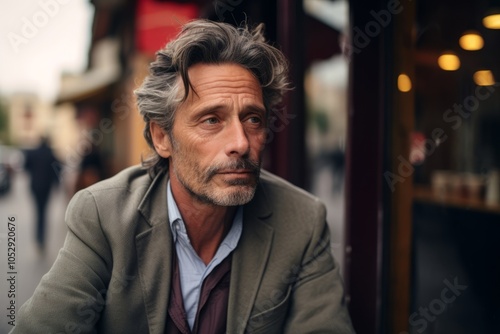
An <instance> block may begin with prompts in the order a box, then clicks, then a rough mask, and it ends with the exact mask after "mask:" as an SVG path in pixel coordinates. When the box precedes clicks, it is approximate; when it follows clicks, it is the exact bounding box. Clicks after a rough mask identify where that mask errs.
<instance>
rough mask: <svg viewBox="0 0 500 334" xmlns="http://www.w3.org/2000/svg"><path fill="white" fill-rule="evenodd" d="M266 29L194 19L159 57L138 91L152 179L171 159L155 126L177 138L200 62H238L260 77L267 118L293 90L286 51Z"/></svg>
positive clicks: (146, 162) (161, 51)
mask: <svg viewBox="0 0 500 334" xmlns="http://www.w3.org/2000/svg"><path fill="white" fill-rule="evenodd" d="M263 30H264V25H263V24H262V23H261V24H259V25H258V26H256V27H255V28H253V29H251V28H249V27H248V26H247V25H246V24H245V25H242V26H241V27H234V26H232V25H229V24H227V23H220V22H213V21H208V20H195V21H191V22H189V23H187V24H186V25H184V26H183V28H182V30H181V32H180V33H179V35H178V36H177V37H176V38H175V39H174V40H172V41H171V42H169V43H168V44H167V45H166V46H165V47H164V48H163V49H161V50H159V51H158V52H157V53H156V59H155V61H154V62H152V63H151V64H150V69H149V75H148V76H147V77H146V79H145V80H144V82H143V83H142V85H141V86H140V87H139V88H138V89H137V90H135V92H134V93H135V95H136V98H137V106H138V108H139V112H140V114H141V115H142V117H143V118H144V121H145V126H144V138H146V141H147V143H148V145H149V146H150V147H151V149H152V152H151V155H150V156H148V157H146V158H143V160H142V165H143V167H145V168H147V169H148V172H149V174H150V175H151V177H154V176H155V175H156V174H158V173H161V172H166V171H167V170H168V159H166V158H163V157H161V156H160V155H159V154H158V153H157V152H156V150H155V148H154V145H153V140H152V136H151V131H150V124H151V122H154V123H157V124H158V125H159V126H160V127H161V128H162V129H163V130H164V131H165V132H166V133H167V135H168V136H169V137H170V138H171V139H172V128H173V124H174V119H175V112H176V110H177V108H178V106H179V105H180V104H181V103H182V102H184V101H185V100H186V98H187V97H188V94H189V89H193V87H192V85H191V82H190V81H189V76H188V69H189V67H191V66H193V65H195V64H198V63H205V64H223V63H233V64H238V65H240V66H242V67H244V68H246V69H248V70H249V71H251V72H252V73H253V74H254V75H255V77H256V78H257V79H258V81H259V83H260V85H261V87H262V96H263V100H264V106H265V107H266V111H267V115H268V116H269V115H270V113H271V111H272V110H273V108H275V107H277V106H278V105H279V104H280V103H281V101H282V98H283V95H284V93H285V91H286V90H288V89H289V82H288V62H287V61H286V59H285V57H284V55H283V53H282V52H281V51H279V50H278V49H277V48H275V47H273V46H271V45H269V44H268V43H266V41H265V38H264V32H263ZM179 78H180V79H181V80H179ZM182 88H183V90H182ZM181 92H183V94H182V93H181Z"/></svg>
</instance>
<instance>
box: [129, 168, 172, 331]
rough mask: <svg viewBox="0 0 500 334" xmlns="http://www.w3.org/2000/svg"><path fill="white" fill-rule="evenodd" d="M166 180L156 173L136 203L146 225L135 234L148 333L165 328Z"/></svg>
mask: <svg viewBox="0 0 500 334" xmlns="http://www.w3.org/2000/svg"><path fill="white" fill-rule="evenodd" d="M167 180H168V177H167V176H165V175H164V174H160V175H157V177H156V178H155V179H154V180H153V182H152V183H151V186H150V187H149V189H148V191H147V192H146V194H145V195H144V198H143V200H142V202H141V204H140V205H139V208H138V210H139V212H140V213H141V215H142V217H143V218H144V220H145V221H146V223H147V224H148V225H149V226H148V228H147V229H146V230H145V231H143V232H141V233H140V234H138V235H137V236H136V248H137V260H138V271H139V277H140V280H141V285H142V291H143V296H144V304H145V308H146V314H147V318H148V325H149V333H151V334H156V333H158V334H160V333H162V334H163V333H164V331H165V320H166V316H167V307H168V298H169V295H170V281H171V268H172V257H171V255H172V234H171V231H170V225H169V223H168V212H167Z"/></svg>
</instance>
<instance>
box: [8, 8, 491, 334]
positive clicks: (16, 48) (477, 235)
mask: <svg viewBox="0 0 500 334" xmlns="http://www.w3.org/2000/svg"><path fill="white" fill-rule="evenodd" d="M0 6H1V10H0V310H2V311H1V312H0V319H2V320H1V321H0V334H3V333H6V332H7V331H8V330H9V329H10V328H11V326H10V325H9V324H8V320H9V318H8V317H6V316H7V315H8V312H9V310H7V307H8V305H9V303H10V301H11V300H12V299H11V298H10V297H8V294H9V293H8V291H9V290H10V283H9V282H8V281H7V278H9V276H8V274H7V273H8V268H7V261H8V256H7V249H8V245H7V241H8V233H9V231H8V230H7V226H8V224H7V220H8V218H9V217H12V216H13V217H15V219H16V232H15V233H16V252H15V253H16V254H15V257H16V269H17V272H18V274H17V279H16V286H15V290H16V298H15V301H16V307H17V309H18V308H19V307H20V305H21V304H22V303H23V302H24V301H26V300H27V299H28V298H29V296H31V294H32V293H33V290H34V289H35V287H36V285H37V283H38V282H39V281H40V279H41V277H42V275H43V274H44V273H45V272H47V270H48V269H49V268H50V266H51V264H52V263H53V261H54V259H55V258H56V256H57V252H58V250H59V248H60V247H61V246H62V244H63V241H64V236H65V233H66V226H65V224H64V212H65V210H66V206H67V203H68V201H69V200H70V199H71V197H72V196H73V195H74V193H75V192H76V191H78V190H80V189H83V188H85V187H87V186H89V185H91V184H93V183H95V182H98V181H100V180H102V179H104V178H107V177H110V176H112V175H114V174H115V173H117V172H118V171H120V170H122V169H124V168H126V167H128V166H131V165H135V164H138V163H140V161H141V156H142V155H144V154H147V153H148V147H147V145H146V142H145V140H144V139H143V135H142V131H143V120H142V119H141V117H140V115H139V113H138V111H137V108H136V106H135V101H134V96H133V90H134V89H135V88H136V87H137V86H138V85H139V84H140V83H141V82H142V80H143V79H144V77H145V76H146V75H147V71H148V66H149V64H150V62H152V61H153V60H154V57H155V52H156V51H157V50H158V49H160V48H161V47H163V46H164V45H165V44H166V43H167V42H168V41H169V40H171V39H172V38H173V37H174V36H175V35H176V34H177V33H178V32H179V29H180V27H181V25H182V24H183V23H185V22H187V21H189V20H192V19H195V18H206V19H210V20H215V21H221V22H226V23H230V24H233V25H239V24H240V23H241V22H247V23H248V24H250V25H254V24H256V23H260V22H263V23H264V24H265V26H266V37H267V38H268V40H269V42H270V43H272V44H273V45H276V46H277V47H279V48H280V49H281V50H282V51H283V53H284V54H285V56H286V57H287V59H288V60H289V62H290V77H291V80H292V83H293V85H294V87H295V89H294V90H293V91H292V92H291V93H290V94H288V95H287V96H286V97H285V100H284V101H283V102H284V108H283V109H282V110H278V111H273V114H272V115H271V122H272V128H271V127H270V129H271V130H272V131H270V132H269V137H268V145H267V148H266V150H265V152H264V160H263V167H264V168H265V169H267V170H269V171H271V172H273V173H275V174H277V175H279V176H281V177H283V178H285V179H287V180H288V181H290V182H292V183H293V184H295V185H297V186H299V187H302V188H304V189H306V190H307V191H309V192H312V193H313V194H314V195H316V196H318V197H319V198H320V199H321V200H322V201H323V202H324V203H325V204H326V206H327V210H328V211H327V212H328V216H327V220H328V224H329V227H330V230H331V235H332V244H331V247H332V250H333V252H334V255H335V257H336V259H337V261H338V262H339V265H340V270H341V273H342V276H343V278H344V280H345V283H346V302H347V303H348V306H349V310H350V313H351V317H352V319H353V324H354V327H355V329H356V331H357V332H358V333H361V334H365V333H367V334H386V333H391V334H407V333H411V334H414V333H419V334H421V333H424V334H448V333H454V334H477V333H479V334H482V333H485V334H486V333H487V334H489V333H500V322H499V321H498V319H500V306H499V304H498V299H499V298H500V288H499V285H498V282H500V246H499V245H500V244H499V243H498V241H497V239H498V235H500V224H499V221H500V219H499V217H500V144H499V143H500V131H498V129H499V128H500V91H499V89H498V87H499V86H500V83H499V79H498V78H500V63H499V62H498V59H500V0H477V1H468V0H439V1H431V0H417V1H412V0H401V1H397V0H377V1H373V0H252V1H250V0H36V1H33V0H16V1H10V0H0ZM47 307H50V305H47Z"/></svg>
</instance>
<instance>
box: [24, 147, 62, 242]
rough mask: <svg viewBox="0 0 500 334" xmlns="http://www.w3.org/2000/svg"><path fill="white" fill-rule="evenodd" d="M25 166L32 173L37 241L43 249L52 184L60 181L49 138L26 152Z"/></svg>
mask: <svg viewBox="0 0 500 334" xmlns="http://www.w3.org/2000/svg"><path fill="white" fill-rule="evenodd" d="M25 155H26V159H25V164H24V167H25V169H26V171H27V172H28V174H29V175H30V178H31V179H30V189H31V193H32V194H33V198H34V199H35V205H36V217H37V225H36V242H37V244H38V247H39V249H40V250H41V251H43V249H44V247H45V226H46V211H47V204H48V202H49V197H50V192H51V189H52V186H53V185H54V184H56V183H57V182H58V178H57V174H56V172H55V170H54V168H53V165H54V164H55V163H57V159H56V157H55V156H54V154H53V153H52V150H51V148H50V146H49V141H48V139H47V138H45V137H44V138H42V141H41V143H40V145H39V146H38V147H37V148H35V149H33V150H28V151H26V152H25Z"/></svg>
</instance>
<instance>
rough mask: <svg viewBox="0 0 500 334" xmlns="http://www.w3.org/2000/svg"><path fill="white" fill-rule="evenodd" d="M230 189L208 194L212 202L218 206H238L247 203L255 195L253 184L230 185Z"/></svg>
mask: <svg viewBox="0 0 500 334" xmlns="http://www.w3.org/2000/svg"><path fill="white" fill-rule="evenodd" d="M231 188H236V189H231V190H230V191H227V190H226V191H221V193H219V194H214V195H213V196H210V200H211V202H212V204H215V205H219V206H238V205H244V204H247V203H248V202H250V201H251V200H252V198H253V197H254V195H255V190H256V188H257V187H255V186H232V187H231Z"/></svg>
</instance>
